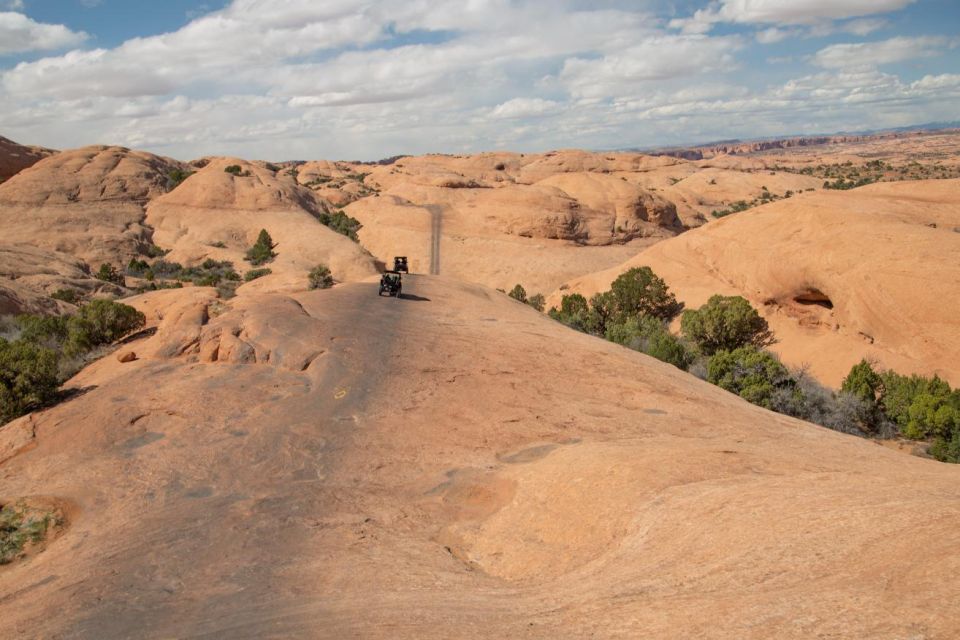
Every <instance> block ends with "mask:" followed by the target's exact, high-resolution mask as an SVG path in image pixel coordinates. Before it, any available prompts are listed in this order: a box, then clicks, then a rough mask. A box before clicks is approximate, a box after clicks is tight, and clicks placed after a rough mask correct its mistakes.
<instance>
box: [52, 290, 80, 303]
mask: <svg viewBox="0 0 960 640" xmlns="http://www.w3.org/2000/svg"><path fill="white" fill-rule="evenodd" d="M50 297H51V298H53V299H54V300H62V301H63V302H67V303H69V304H77V303H79V302H80V301H81V300H82V299H83V294H82V293H81V292H80V291H77V290H76V289H57V290H56V291H54V292H53V293H51V294H50Z"/></svg>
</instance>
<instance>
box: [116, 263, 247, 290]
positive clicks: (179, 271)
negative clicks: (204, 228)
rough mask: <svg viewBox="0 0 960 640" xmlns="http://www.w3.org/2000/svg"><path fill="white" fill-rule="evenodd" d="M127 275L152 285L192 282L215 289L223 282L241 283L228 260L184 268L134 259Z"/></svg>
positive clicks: (162, 286) (157, 287) (172, 264)
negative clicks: (157, 283)
mask: <svg viewBox="0 0 960 640" xmlns="http://www.w3.org/2000/svg"><path fill="white" fill-rule="evenodd" d="M127 275H130V276H135V277H138V278H144V279H146V280H147V281H149V282H150V283H151V284H153V282H154V281H155V280H176V281H177V282H180V283H183V282H191V283H193V284H194V285H196V286H198V287H215V286H217V285H219V284H221V283H223V282H239V281H240V280H241V278H240V274H238V273H237V272H236V271H234V269H233V263H232V262H230V261H228V260H222V261H218V260H214V259H212V258H207V259H206V260H204V261H203V263H202V264H200V265H199V266H195V267H184V266H183V265H181V264H180V263H179V262H167V261H166V260H157V261H156V262H154V263H153V264H150V263H148V262H147V261H146V260H140V259H137V258H134V259H133V260H131V261H130V262H129V263H128V264H127ZM175 286H176V285H171V284H163V283H161V284H159V285H154V286H148V287H143V289H144V290H151V291H152V290H155V289H165V288H174V287H175Z"/></svg>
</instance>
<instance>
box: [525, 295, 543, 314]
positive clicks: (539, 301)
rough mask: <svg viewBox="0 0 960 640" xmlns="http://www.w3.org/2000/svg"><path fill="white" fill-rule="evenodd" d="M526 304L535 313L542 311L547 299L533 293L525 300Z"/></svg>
mask: <svg viewBox="0 0 960 640" xmlns="http://www.w3.org/2000/svg"><path fill="white" fill-rule="evenodd" d="M527 304H528V305H530V306H531V307H533V308H534V309H536V310H537V311H541V312H542V311H543V308H544V306H545V305H546V304H547V299H546V298H544V297H543V294H542V293H535V294H534V295H532V296H530V297H529V298H527Z"/></svg>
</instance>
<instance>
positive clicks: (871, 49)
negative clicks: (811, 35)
mask: <svg viewBox="0 0 960 640" xmlns="http://www.w3.org/2000/svg"><path fill="white" fill-rule="evenodd" d="M947 45H948V41H947V39H946V38H943V37H936V36H921V37H916V38H905V37H896V38H890V39H889V40H883V41H880V42H858V43H854V44H834V45H830V46H829V47H825V48H823V49H821V50H820V51H818V52H817V53H816V54H815V55H814V56H813V63H814V64H816V65H817V66H819V67H825V68H828V69H852V68H871V67H876V66H880V65H885V64H892V63H895V62H902V61H904V60H912V59H914V58H929V57H933V56H937V55H940V53H942V51H943V49H944V48H946V46H947Z"/></svg>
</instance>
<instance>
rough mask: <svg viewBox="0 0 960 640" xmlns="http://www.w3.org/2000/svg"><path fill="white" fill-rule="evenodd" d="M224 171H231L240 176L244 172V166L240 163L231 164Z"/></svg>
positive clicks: (230, 172)
mask: <svg viewBox="0 0 960 640" xmlns="http://www.w3.org/2000/svg"><path fill="white" fill-rule="evenodd" d="M223 171H224V173H229V174H231V175H234V176H240V175H242V174H243V168H242V167H241V166H240V165H238V164H231V165H230V166H228V167H226V168H225V169H224V170H223Z"/></svg>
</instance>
